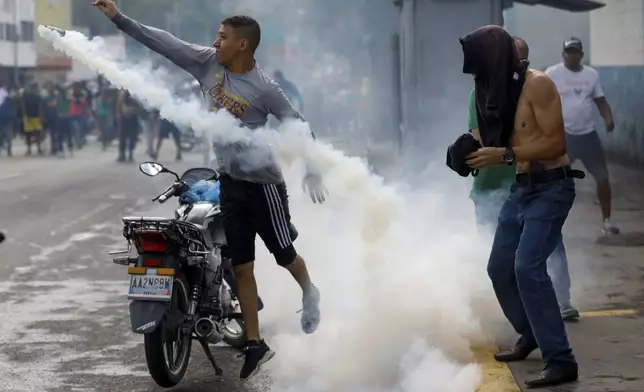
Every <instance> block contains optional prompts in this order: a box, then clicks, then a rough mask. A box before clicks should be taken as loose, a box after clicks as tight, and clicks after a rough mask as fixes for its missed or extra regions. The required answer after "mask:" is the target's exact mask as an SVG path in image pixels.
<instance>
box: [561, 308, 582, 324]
mask: <svg viewBox="0 0 644 392" xmlns="http://www.w3.org/2000/svg"><path fill="white" fill-rule="evenodd" d="M561 318H562V319H563V321H579V311H578V310H577V309H575V308H573V307H572V306H567V307H565V308H563V309H561Z"/></svg>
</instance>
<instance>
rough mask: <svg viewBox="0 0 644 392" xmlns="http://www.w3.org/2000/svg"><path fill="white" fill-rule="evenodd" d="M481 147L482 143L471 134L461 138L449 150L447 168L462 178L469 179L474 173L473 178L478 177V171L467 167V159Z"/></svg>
mask: <svg viewBox="0 0 644 392" xmlns="http://www.w3.org/2000/svg"><path fill="white" fill-rule="evenodd" d="M481 147H482V146H481V143H479V141H478V140H476V139H474V136H472V134H471V133H465V134H463V135H461V136H459V137H458V139H456V141H455V142H454V144H452V145H451V146H449V147H448V148H447V162H446V163H447V166H448V167H449V168H450V169H452V170H454V171H455V172H457V173H458V174H459V175H460V176H461V177H467V176H469V175H470V173H472V176H476V174H477V173H478V170H472V169H471V168H470V167H469V166H467V164H466V163H465V158H466V157H467V156H468V155H470V154H471V153H473V152H474V151H476V150H478V149H479V148H481Z"/></svg>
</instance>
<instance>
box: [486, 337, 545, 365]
mask: <svg viewBox="0 0 644 392" xmlns="http://www.w3.org/2000/svg"><path fill="white" fill-rule="evenodd" d="M537 348H539V346H538V345H537V343H534V342H528V341H526V339H524V338H523V337H520V338H519V340H517V343H516V344H515V345H514V347H512V348H511V349H509V350H506V351H499V352H498V353H496V354H494V359H496V360H497V361H499V362H514V361H523V360H524V359H526V358H528V355H530V354H531V353H532V352H533V351H534V350H536V349H537Z"/></svg>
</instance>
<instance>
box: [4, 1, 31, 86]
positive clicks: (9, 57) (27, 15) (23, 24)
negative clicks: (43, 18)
mask: <svg viewBox="0 0 644 392" xmlns="http://www.w3.org/2000/svg"><path fill="white" fill-rule="evenodd" d="M35 34H36V30H35V23H34V2H33V0H0V79H2V81H3V82H4V83H12V82H14V81H15V80H16V78H18V79H24V74H25V71H26V70H29V69H33V68H34V67H35V66H36V49H35V45H34V38H35ZM14 69H17V70H18V72H17V73H16V74H15V75H14Z"/></svg>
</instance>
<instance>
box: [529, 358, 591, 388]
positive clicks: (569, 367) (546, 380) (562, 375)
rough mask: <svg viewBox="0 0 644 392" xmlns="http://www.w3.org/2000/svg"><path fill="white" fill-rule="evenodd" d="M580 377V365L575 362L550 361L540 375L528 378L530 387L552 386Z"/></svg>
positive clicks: (573, 380)
mask: <svg viewBox="0 0 644 392" xmlns="http://www.w3.org/2000/svg"><path fill="white" fill-rule="evenodd" d="M578 378H579V367H578V366H577V364H576V363H575V362H554V361H553V362H550V363H547V364H546V366H545V367H544V368H543V371H542V372H541V374H539V377H537V378H535V379H533V380H526V382H525V385H526V386H527V387H528V388H541V387H551V386H554V385H560V384H565V383H569V382H575V381H577V379H578Z"/></svg>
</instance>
